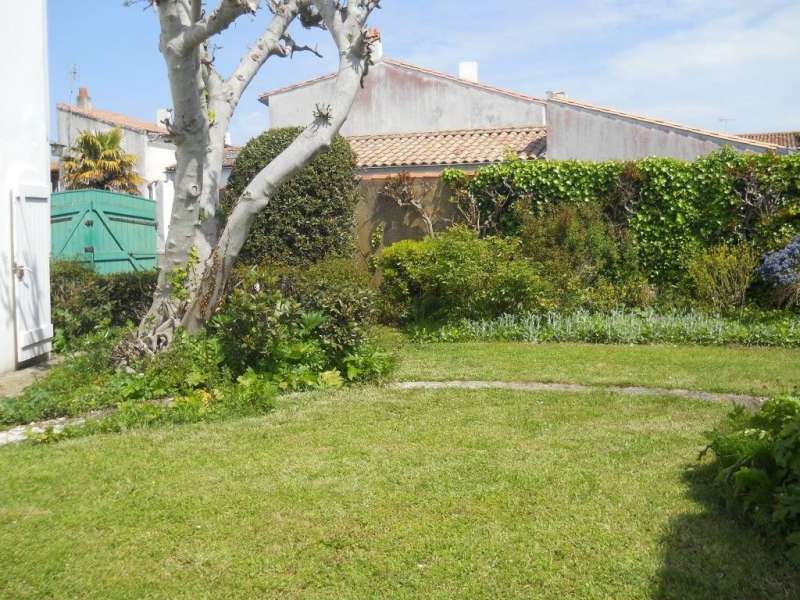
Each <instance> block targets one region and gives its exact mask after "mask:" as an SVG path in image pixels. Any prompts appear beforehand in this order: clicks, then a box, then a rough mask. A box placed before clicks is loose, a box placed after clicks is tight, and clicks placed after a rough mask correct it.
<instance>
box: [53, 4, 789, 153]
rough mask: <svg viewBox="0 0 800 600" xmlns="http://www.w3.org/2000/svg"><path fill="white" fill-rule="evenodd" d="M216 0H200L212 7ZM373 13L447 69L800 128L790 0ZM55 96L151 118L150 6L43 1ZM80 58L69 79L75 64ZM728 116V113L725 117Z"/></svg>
mask: <svg viewBox="0 0 800 600" xmlns="http://www.w3.org/2000/svg"><path fill="white" fill-rule="evenodd" d="M216 3H217V0H213V2H212V1H211V0H209V2H207V4H208V5H209V6H213V5H215V4H216ZM383 5H384V8H383V9H382V10H380V11H377V12H376V13H375V14H374V18H373V19H372V20H371V24H372V25H374V26H377V27H379V28H380V29H381V31H382V33H383V40H384V48H385V53H386V55H387V56H391V57H395V58H399V59H402V60H406V61H409V62H412V63H415V64H419V65H422V66H426V67H431V68H434V69H438V70H442V71H446V72H449V73H455V72H456V71H457V69H458V63H459V62H460V61H465V60H475V61H478V63H479V64H480V79H481V81H484V82H486V83H490V84H493V85H497V86H501V87H507V88H511V89H514V90H518V91H522V92H527V93H529V94H533V95H539V96H543V95H544V94H545V92H546V91H547V90H563V91H566V93H567V94H568V95H569V96H570V97H572V98H576V99H580V100H587V101H590V102H593V103H596V104H602V105H608V106H612V107H615V108H619V109H622V110H628V111H632V112H638V113H642V114H646V115H650V116H655V117H660V118H664V119H668V120H672V121H677V122H679V123H684V124H687V125H693V126H697V127H704V128H708V129H714V130H724V131H731V132H749V131H773V130H789V129H791V130H798V129H800V101H798V98H800V77H799V76H798V71H800V69H798V65H800V33H798V32H800V2H798V1H797V0H757V1H756V0H671V1H666V0H665V1H657V0H560V1H555V0H551V1H549V2H548V1H547V0H493V1H492V2H486V1H485V0H481V1H478V0H460V1H459V0H383ZM49 11H50V13H49V28H50V82H51V88H50V93H51V99H52V101H53V104H55V103H56V102H59V101H66V100H68V98H69V97H70V91H72V93H73V94H75V93H76V92H77V87H78V86H86V87H88V88H89V90H90V94H91V96H92V100H93V103H94V105H95V106H96V107H98V108H103V109H106V110H113V111H116V112H121V113H124V114H128V115H131V116H136V117H139V118H143V119H149V120H155V113H156V110H157V109H158V108H159V107H168V106H169V105H170V100H169V88H168V84H167V79H166V71H165V68H164V65H163V61H162V58H161V55H160V54H159V52H158V23H157V19H156V16H155V14H154V12H153V11H152V10H143V9H142V6H134V7H129V8H126V7H124V6H123V0H49ZM268 18H269V15H268V14H267V12H266V11H260V13H259V14H257V15H256V16H254V17H246V18H242V19H240V20H239V21H238V22H237V23H236V24H235V25H234V26H233V27H232V28H231V29H229V30H228V31H226V32H224V33H223V34H222V36H221V37H220V38H219V39H218V40H217V42H216V43H217V45H219V46H222V49H221V50H219V51H218V53H217V56H218V58H217V65H218V68H219V69H220V70H221V71H222V72H223V73H225V72H229V71H230V70H231V69H232V68H233V65H234V64H235V63H236V61H237V58H238V56H239V55H240V53H241V52H242V51H243V50H244V49H245V48H247V46H248V44H250V43H252V41H253V40H254V39H255V38H256V37H257V36H258V33H259V31H260V30H261V28H263V26H264V24H265V23H266V22H267V20H268ZM293 34H294V36H295V39H297V40H298V41H301V42H304V43H310V44H311V45H313V44H315V43H318V44H319V48H320V50H321V51H322V52H323V54H324V55H325V58H323V59H319V58H316V57H314V56H312V55H310V54H307V53H303V54H299V55H296V56H295V58H294V59H292V60H288V59H277V58H273V59H271V60H270V61H269V62H268V63H267V64H266V65H265V66H264V68H263V69H262V71H261V73H260V74H259V75H258V77H257V78H256V80H255V81H254V82H253V84H252V86H251V87H250V89H249V90H248V92H247V94H246V97H245V98H244V99H243V101H242V104H241V105H240V107H239V109H238V111H237V116H236V119H235V122H234V123H233V125H232V131H231V132H232V135H233V138H234V142H236V143H243V142H245V141H246V140H247V139H249V137H251V136H252V135H254V134H256V133H258V132H260V131H262V130H263V129H264V128H265V127H266V126H267V125H268V116H267V108H266V107H264V106H263V105H261V104H260V103H259V102H258V100H257V96H258V95H259V93H261V92H263V91H266V90H269V89H272V88H275V87H279V86H282V85H286V84H289V83H293V82H295V81H298V80H302V79H305V78H308V77H313V76H315V75H319V74H323V73H326V72H329V71H330V70H332V69H333V67H334V66H335V53H334V52H333V48H332V45H331V43H330V42H329V41H328V40H327V39H326V35H327V34H325V33H324V32H319V31H304V30H302V29H301V28H300V27H299V25H296V26H295V29H294V30H293ZM73 65H77V67H78V79H77V82H73V80H72V76H71V74H70V72H71V70H72V66H73ZM721 119H724V121H721Z"/></svg>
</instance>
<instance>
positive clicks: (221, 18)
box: [173, 0, 259, 54]
mask: <svg viewBox="0 0 800 600" xmlns="http://www.w3.org/2000/svg"><path fill="white" fill-rule="evenodd" d="M194 2H195V0H193V3H194ZM258 4H259V1H258V0H222V1H221V2H220V4H219V6H218V7H217V8H216V9H215V10H214V11H213V12H212V13H211V14H210V15H208V16H206V17H202V18H200V20H198V21H195V22H194V23H193V24H192V25H191V26H190V27H188V28H187V29H185V30H184V31H183V32H182V33H181V34H180V35H179V36H178V38H177V39H175V40H174V41H173V44H174V47H175V50H176V51H177V52H178V53H180V54H186V53H187V52H191V51H192V50H194V49H195V48H197V47H198V46H199V45H200V44H202V43H203V42H205V41H206V40H207V39H209V38H210V37H211V36H213V35H216V34H218V33H220V32H221V31H224V30H225V29H227V28H228V27H229V26H230V25H231V23H233V22H234V21H235V20H236V19H238V18H239V17H241V16H242V15H245V14H248V13H249V14H255V12H256V10H257V9H258ZM192 12H195V10H194V6H193V11H192Z"/></svg>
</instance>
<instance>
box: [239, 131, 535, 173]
mask: <svg viewBox="0 0 800 600" xmlns="http://www.w3.org/2000/svg"><path fill="white" fill-rule="evenodd" d="M347 141H348V142H350V146H351V147H352V148H353V151H354V152H355V153H356V165H357V166H358V167H359V168H362V169H370V168H381V167H395V168H398V167H400V168H402V167H425V166H437V167H442V166H447V165H481V164H489V163H494V162H498V161H501V160H503V159H504V158H505V157H506V154H507V152H509V151H511V152H513V153H514V154H516V155H517V156H518V157H520V158H522V159H524V160H531V159H536V158H540V157H543V156H544V153H545V150H546V146H547V130H546V129H545V128H544V127H511V128H505V129H467V130H462V131H429V132H423V133H388V134H376V135H361V136H354V137H349V138H347ZM239 150H240V148H235V147H230V148H228V149H227V150H226V152H225V154H226V157H225V160H226V165H227V161H228V160H230V162H231V164H233V162H234V161H235V160H236V156H238V153H239ZM229 153H230V156H229Z"/></svg>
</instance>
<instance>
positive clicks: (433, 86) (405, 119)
mask: <svg viewBox="0 0 800 600" xmlns="http://www.w3.org/2000/svg"><path fill="white" fill-rule="evenodd" d="M334 83H335V82H334V75H326V76H323V77H319V78H316V79H312V80H309V81H305V82H301V83H298V84H295V85H292V86H288V87H285V88H281V89H278V90H274V91H272V92H268V93H266V94H263V95H262V96H261V101H262V102H264V103H265V104H266V105H267V106H269V109H270V123H271V127H289V126H304V125H307V124H308V123H309V122H310V121H311V119H312V115H313V111H314V107H315V106H316V105H317V104H320V103H325V102H326V101H327V99H328V98H330V97H331V95H332V94H333V88H334ZM544 125H545V102H544V101H543V100H541V99H539V98H536V97H533V96H528V95H525V94H520V93H518V92H512V91H509V90H503V89H500V88H496V87H492V86H489V85H485V84H482V83H477V82H472V81H467V80H463V79H459V78H458V77H454V76H452V75H447V74H445V73H439V72H437V71H432V70H430V69H424V68H421V67H417V66H414V65H409V64H407V63H404V62H401V61H397V60H393V59H384V60H382V61H380V62H379V63H378V64H377V65H375V66H373V67H372V68H371V69H370V74H369V77H367V78H366V80H365V83H364V88H363V89H361V90H360V91H359V93H358V95H357V97H356V102H355V104H354V106H353V109H352V111H351V112H350V115H349V117H348V119H347V121H346V122H345V124H344V126H343V127H342V134H343V135H345V136H356V135H373V134H383V133H414V132H420V131H456V130H465V129H497V128H509V127H530V126H544Z"/></svg>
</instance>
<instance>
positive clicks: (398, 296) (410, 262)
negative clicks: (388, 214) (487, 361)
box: [379, 227, 552, 322]
mask: <svg viewBox="0 0 800 600" xmlns="http://www.w3.org/2000/svg"><path fill="white" fill-rule="evenodd" d="M379 265H380V269H381V274H382V276H383V280H382V283H381V292H382V298H383V300H384V302H385V303H386V306H385V314H386V316H387V317H389V318H392V319H397V320H400V321H411V322H414V321H416V322H419V321H426V320H432V321H447V320H453V319H459V318H482V317H493V316H496V315H500V314H503V313H507V312H511V313H513V312H520V311H527V310H539V309H544V308H547V307H550V306H551V303H552V292H551V290H550V288H549V286H548V285H547V284H546V283H545V282H544V281H543V280H542V278H541V277H540V276H539V274H538V273H537V271H536V270H535V269H534V267H533V266H532V265H531V264H530V263H529V262H528V261H526V260H525V259H524V257H522V256H521V253H520V248H519V242H518V241H517V240H513V239H500V238H486V239H478V238H477V237H476V234H475V233H474V232H472V231H470V230H467V229H465V228H461V227H456V228H454V229H451V230H449V231H447V232H445V233H443V234H441V235H439V236H438V237H436V238H429V239H426V240H422V241H410V240H406V241H402V242H399V243H397V244H394V245H393V246H390V247H389V248H386V249H385V250H384V251H383V253H382V255H381V257H380V259H379Z"/></svg>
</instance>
